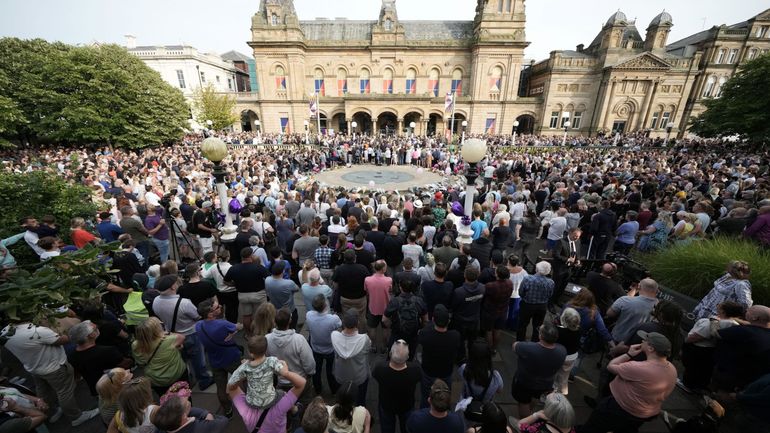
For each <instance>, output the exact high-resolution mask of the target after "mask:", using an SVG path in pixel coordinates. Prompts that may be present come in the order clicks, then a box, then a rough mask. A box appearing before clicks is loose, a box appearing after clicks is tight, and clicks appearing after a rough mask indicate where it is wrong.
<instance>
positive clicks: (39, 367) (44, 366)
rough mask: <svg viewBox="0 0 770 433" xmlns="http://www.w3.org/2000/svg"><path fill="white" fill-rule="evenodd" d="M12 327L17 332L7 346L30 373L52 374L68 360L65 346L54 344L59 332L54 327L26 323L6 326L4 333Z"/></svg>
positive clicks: (10, 338) (9, 339)
mask: <svg viewBox="0 0 770 433" xmlns="http://www.w3.org/2000/svg"><path fill="white" fill-rule="evenodd" d="M12 327H15V328H16V332H15V334H14V335H13V336H11V337H9V338H8V341H7V342H6V343H5V347H6V348H7V349H8V350H10V351H11V353H13V354H14V355H15V356H16V357H17V358H19V361H21V363H22V364H24V369H25V370H27V371H28V372H29V373H30V374H33V375H38V376H40V375H44V374H50V373H53V372H54V371H56V370H57V369H58V368H59V367H61V366H62V365H63V364H65V363H66V362H67V354H66V353H64V347H62V346H54V345H53V344H54V343H55V342H56V340H58V339H59V334H57V333H55V332H54V331H53V330H52V329H50V328H46V327H44V326H35V325H32V324H29V323H24V324H19V325H9V326H7V327H5V329H3V331H2V335H7V333H8V332H9V331H10V330H11V329H12Z"/></svg>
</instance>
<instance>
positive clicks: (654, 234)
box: [637, 210, 674, 252]
mask: <svg viewBox="0 0 770 433" xmlns="http://www.w3.org/2000/svg"><path fill="white" fill-rule="evenodd" d="M673 227H674V223H673V221H671V212H669V211H667V210H662V211H660V212H658V218H657V219H656V220H655V222H653V223H652V224H650V225H648V226H647V228H646V229H644V231H642V232H640V234H641V235H642V237H641V238H640V239H639V246H638V247H637V248H638V249H639V251H644V252H648V251H657V250H659V249H661V248H663V247H664V246H666V242H667V241H668V234H669V233H670V232H671V229H672V228H673Z"/></svg>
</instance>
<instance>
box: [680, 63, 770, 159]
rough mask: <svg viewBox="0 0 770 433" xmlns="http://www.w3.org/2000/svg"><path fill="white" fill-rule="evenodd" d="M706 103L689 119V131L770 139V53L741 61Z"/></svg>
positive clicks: (759, 140) (758, 140) (757, 140)
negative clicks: (713, 96)
mask: <svg viewBox="0 0 770 433" xmlns="http://www.w3.org/2000/svg"><path fill="white" fill-rule="evenodd" d="M705 105H706V111H705V112H704V113H703V114H701V115H700V116H698V117H697V118H695V119H693V121H692V132H694V133H696V134H698V135H700V136H703V137H728V136H733V135H738V136H740V137H741V138H742V139H745V140H749V141H750V142H753V143H757V144H768V143H770V55H762V56H759V57H757V58H756V59H754V60H752V61H750V62H748V63H746V64H744V65H742V66H741V67H740V69H739V70H738V72H737V73H736V74H735V75H733V76H732V77H731V78H730V79H729V80H727V82H726V83H725V84H724V86H722V94H721V96H720V97H719V98H713V99H708V100H706V101H705Z"/></svg>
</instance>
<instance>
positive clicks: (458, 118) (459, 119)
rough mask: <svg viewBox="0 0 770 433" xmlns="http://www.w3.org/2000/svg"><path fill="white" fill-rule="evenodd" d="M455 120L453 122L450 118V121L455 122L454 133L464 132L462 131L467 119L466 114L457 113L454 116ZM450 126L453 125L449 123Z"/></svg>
mask: <svg viewBox="0 0 770 433" xmlns="http://www.w3.org/2000/svg"><path fill="white" fill-rule="evenodd" d="M453 120H454V122H452V121H451V120H450V122H451V123H454V133H455V134H462V132H463V121H464V120H465V116H464V115H463V114H460V113H455V117H454V119H453ZM448 127H450V128H451V125H448ZM466 132H467V131H466ZM447 134H448V133H447Z"/></svg>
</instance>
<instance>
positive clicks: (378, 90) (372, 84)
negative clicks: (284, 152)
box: [238, 0, 770, 136]
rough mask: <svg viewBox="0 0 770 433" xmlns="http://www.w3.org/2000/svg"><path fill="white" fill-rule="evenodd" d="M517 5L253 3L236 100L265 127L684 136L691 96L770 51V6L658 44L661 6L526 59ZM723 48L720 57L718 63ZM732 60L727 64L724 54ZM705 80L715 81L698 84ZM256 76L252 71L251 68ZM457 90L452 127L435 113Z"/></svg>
mask: <svg viewBox="0 0 770 433" xmlns="http://www.w3.org/2000/svg"><path fill="white" fill-rule="evenodd" d="M525 24H526V14H525V6H524V0H478V3H477V7H476V13H475V17H474V19H473V21H402V20H399V18H398V13H397V10H396V5H395V0H383V1H382V5H381V8H380V12H379V16H378V18H377V20H372V21H354V20H346V19H340V18H338V19H334V20H324V19H316V20H313V21H300V20H299V19H298V18H297V13H296V11H295V9H294V4H293V2H292V0H261V3H260V6H259V10H258V11H257V13H256V14H255V15H254V16H253V17H252V26H251V32H252V39H251V41H250V42H249V45H250V46H251V47H252V49H253V54H254V59H255V61H256V75H257V77H256V81H257V86H258V88H259V89H260V91H259V95H258V97H257V98H255V100H254V101H248V102H245V101H244V102H243V103H240V104H239V106H238V108H239V110H243V111H244V112H248V115H249V116H252V118H253V119H260V123H261V128H262V131H264V132H279V131H290V132H302V131H303V130H304V129H305V128H309V130H310V131H311V132H314V131H315V130H316V129H317V125H318V122H317V120H318V119H317V118H315V117H313V116H311V111H310V109H309V107H310V105H311V102H312V101H313V100H314V98H315V95H316V94H317V95H318V111H319V112H320V127H321V129H322V130H334V131H353V129H354V128H353V122H355V124H356V125H357V127H356V128H355V131H354V132H359V133H360V132H365V133H373V132H376V133H396V134H405V133H410V132H412V129H411V128H410V125H411V124H412V123H414V125H415V127H414V133H416V134H434V133H435V134H437V135H444V133H445V132H446V131H445V130H446V129H447V128H450V127H451V128H453V129H454V130H455V132H459V131H460V130H461V129H462V126H461V125H462V123H463V121H467V130H468V131H469V132H471V133H483V132H488V133H495V134H510V133H511V132H512V130H513V129H514V122H515V121H517V122H518V123H517V125H518V126H517V131H518V132H522V133H528V132H535V133H543V134H561V133H563V131H564V129H563V127H564V125H565V122H566V121H567V120H569V122H570V128H568V133H569V134H575V135H577V134H582V135H595V134H597V133H600V132H604V133H610V132H611V131H623V132H633V131H639V130H647V131H649V133H650V135H652V136H661V135H664V134H666V129H667V128H666V127H667V126H671V127H672V128H671V129H672V132H673V133H674V134H678V135H682V134H683V133H684V132H685V131H686V128H687V125H688V122H689V117H690V116H692V115H696V114H698V113H700V112H701V111H702V107H703V105H702V99H703V97H704V95H706V91H705V89H707V88H708V89H709V92H710V94H709V96H710V97H716V96H718V87H717V86H718V85H719V83H720V82H723V81H724V80H726V79H727V78H728V77H729V76H730V75H732V74H733V73H734V72H735V70H736V67H737V66H738V65H739V64H740V63H741V62H743V61H746V60H748V59H749V58H751V57H752V56H753V57H756V56H758V55H761V54H763V53H765V52H767V49H768V48H770V30H768V27H769V26H770V10H768V11H765V12H763V13H761V14H759V15H757V16H756V17H754V18H751V19H749V20H748V21H746V22H743V23H739V24H736V25H733V26H720V27H714V28H713V29H710V30H707V31H704V32H701V33H698V34H696V35H693V36H690V37H688V38H685V39H683V40H681V41H678V42H675V43H673V44H670V45H668V44H667V43H668V34H669V32H670V30H671V27H672V26H673V20H672V17H671V15H669V14H668V13H666V12H663V13H661V14H659V15H658V16H656V17H655V18H654V19H653V20H652V22H651V23H650V24H649V25H648V26H647V28H646V31H645V35H644V37H642V36H641V34H640V33H639V31H638V30H637V28H636V23H635V22H633V21H630V20H628V19H627V18H626V16H625V15H624V14H623V13H622V12H620V11H618V12H616V13H614V14H613V15H612V16H611V17H610V18H609V19H608V20H607V22H606V23H605V25H604V26H603V27H602V29H601V31H600V32H599V34H598V35H597V36H596V38H595V39H594V40H593V41H592V42H591V43H590V44H589V45H588V46H587V47H584V46H583V45H582V44H581V45H578V47H577V49H576V50H574V51H553V52H552V53H551V55H550V57H549V58H548V59H546V60H543V61H541V62H538V63H533V64H531V65H529V64H523V53H524V48H526V47H527V45H528V42H526V33H525ZM720 53H722V54H721V56H722V58H719V56H720ZM728 60H730V62H728ZM710 77H713V80H714V81H713V82H714V84H713V86H711V87H708V86H710V85H709V84H708V83H709V82H710V81H709V80H710V79H712V78H710ZM252 79H253V77H252ZM447 93H454V94H455V95H456V99H455V114H454V124H453V125H450V124H451V123H452V122H450V118H451V113H449V112H445V111H444V103H445V97H446V95H447Z"/></svg>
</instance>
